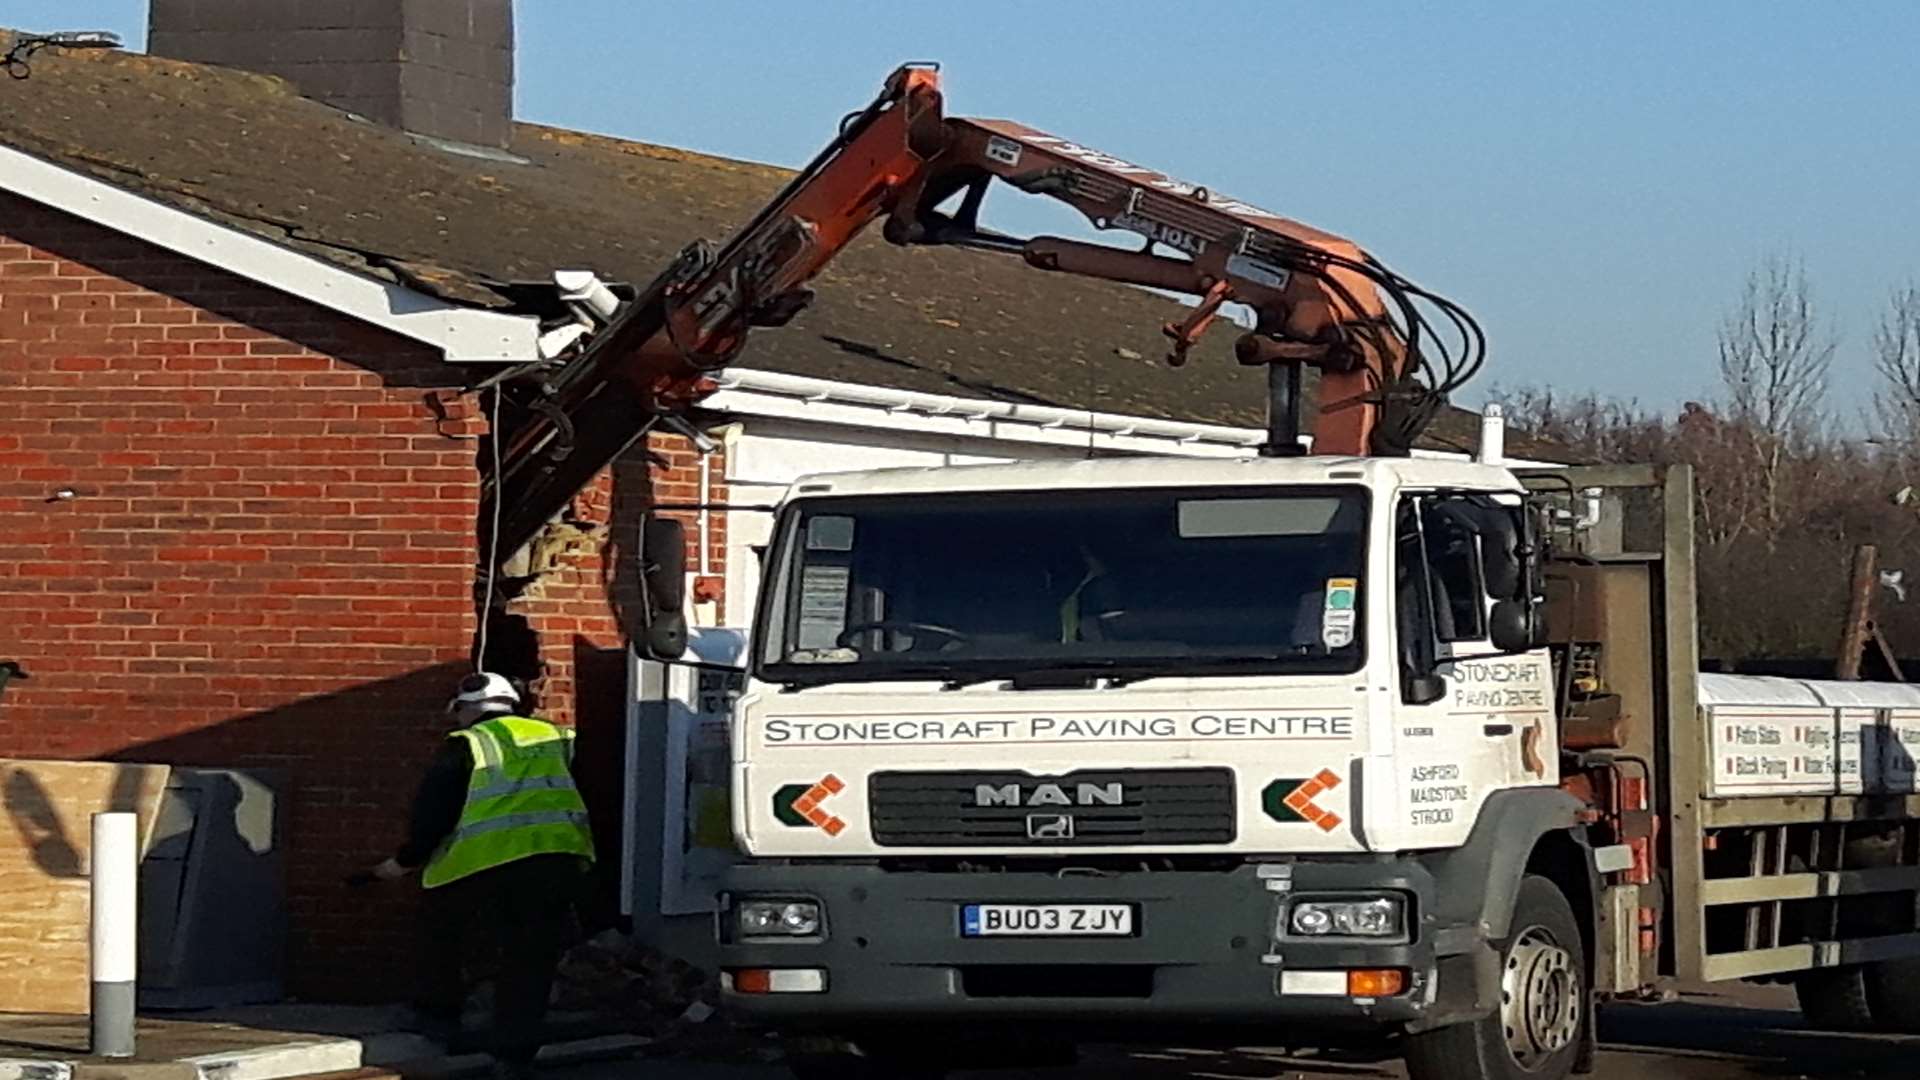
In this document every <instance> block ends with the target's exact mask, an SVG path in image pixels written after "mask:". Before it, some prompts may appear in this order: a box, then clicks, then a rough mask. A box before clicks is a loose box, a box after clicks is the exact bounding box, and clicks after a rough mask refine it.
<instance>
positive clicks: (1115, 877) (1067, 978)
mask: <svg viewBox="0 0 1920 1080" xmlns="http://www.w3.org/2000/svg"><path fill="white" fill-rule="evenodd" d="M1262 869H1263V868H1261V867H1258V866H1253V865H1248V866H1241V867H1238V868H1235V869H1233V870H1230V871H1223V872H1205V871H1165V872H1146V871H1140V872H1131V873H1120V874H1101V875H1097V876H1096V875H1072V876H1065V877H1062V876H1056V875H1053V874H1049V873H1021V872H1007V873H934V872H900V871H888V870H882V869H880V868H878V867H874V866H860V865H836V864H826V865H804V864H792V865H780V864H753V865H747V866H742V867H738V868H736V869H735V870H733V871H732V872H731V874H730V877H729V880H728V884H727V889H726V892H727V896H728V898H729V899H730V900H739V899H764V898H781V899H810V900H815V901H818V902H819V903H820V904H822V905H823V908H824V912H825V922H826V925H825V928H824V929H825V932H824V934H823V935H822V936H821V937H819V938H818V939H812V940H806V941H754V942H739V941H736V940H733V935H732V934H731V933H730V932H729V931H730V927H729V926H728V925H727V924H728V922H729V920H730V918H731V916H730V912H729V910H728V909H727V908H726V907H724V906H723V910H722V911H721V913H720V917H719V918H720V927H719V931H720V939H721V944H720V964H721V967H722V970H723V971H724V972H726V973H728V975H729V976H731V974H732V973H735V972H740V971H747V970H776V969H777V970H794V969H810V970H816V971H823V972H825V980H824V981H825V989H824V991H821V992H808V993H766V994H761V993H752V994H749V993H739V992H736V991H734V990H732V989H729V990H728V992H727V994H726V1000H727V1003H728V1005H729V1007H730V1008H731V1009H732V1010H733V1011H734V1012H735V1014H736V1015H738V1016H740V1017H741V1018H743V1019H746V1020H749V1021H753V1022H759V1023H764V1024H767V1025H769V1026H773V1027H778V1028H781V1029H783V1030H787V1031H848V1030H858V1029H861V1028H867V1027H871V1026H872V1025H876V1024H883V1023H893V1022H898V1021H912V1022H919V1023H938V1024H941V1025H960V1026H967V1025H972V1024H976V1023H990V1024H993V1025H995V1026H996V1027H998V1026H1001V1025H1017V1024H1026V1023H1030V1024H1034V1025H1039V1026H1042V1027H1044V1028H1046V1029H1048V1030H1049V1031H1054V1032H1061V1033H1066V1032H1071V1033H1076V1034H1083V1035H1084V1036H1085V1037H1087V1038H1096V1037H1107V1036H1111V1035H1113V1034H1115V1033H1120V1034H1129V1035H1130V1034H1140V1033H1142V1032H1143V1031H1144V1030H1145V1028H1146V1027H1147V1026H1149V1025H1151V1026H1154V1027H1159V1026H1167V1027H1176V1028H1177V1027H1184V1026H1190V1025H1192V1024H1194V1023H1196V1022H1204V1023H1206V1024H1208V1025H1211V1026H1219V1027H1222V1028H1224V1027H1229V1026H1234V1025H1244V1026H1248V1027H1257V1028H1260V1029H1262V1030H1263V1031H1264V1032H1265V1033H1266V1034H1267V1036H1268V1037H1269V1038H1270V1039H1271V1038H1273V1037H1274V1036H1275V1035H1276V1034H1277V1032H1276V1029H1277V1028H1278V1029H1285V1028H1288V1027H1297V1028H1299V1029H1301V1031H1302V1033H1303V1034H1310V1035H1312V1036H1314V1037H1315V1038H1319V1037H1321V1036H1325V1035H1327V1034H1328V1033H1330V1032H1338V1031H1351V1032H1356V1033H1371V1034H1377V1033H1379V1032H1380V1031H1381V1030H1382V1029H1389V1030H1404V1029H1407V1028H1409V1027H1413V1028H1419V1027H1425V1026H1429V1025H1430V1024H1431V1023H1432V1022H1433V1017H1434V1015H1435V1013H1436V1008H1438V1009H1440V1010H1442V1011H1447V1012H1453V1011H1455V1008H1457V1006H1456V1007H1454V1008H1449V1007H1448V1006H1446V1005H1445V1003H1444V999H1442V998H1439V997H1438V996H1437V995H1438V992H1439V989H1440V988H1439V986H1438V983H1439V982H1440V979H1439V978H1438V977H1437V976H1436V957H1435V948H1434V941H1435V940H1436V938H1441V939H1445V938H1449V937H1451V938H1459V937H1460V936H1461V935H1460V934H1458V933H1457V932H1456V933H1453V934H1442V933H1439V932H1438V931H1439V929H1440V928H1436V927H1434V926H1432V925H1431V923H1430V922H1423V919H1424V918H1425V916H1424V915H1423V913H1425V912H1429V911H1431V910H1433V907H1434V904H1433V902H1432V901H1433V888H1434V886H1433V879H1432V877H1431V875H1429V874H1428V872H1427V870H1426V869H1425V867H1423V866H1422V865H1421V864H1420V863H1418V862H1416V861H1413V860H1366V861H1360V860H1353V861H1347V860H1340V861H1335V860H1326V861H1317V862H1315V861H1302V862H1295V863H1292V864H1289V870H1288V876H1287V877H1285V878H1279V877H1276V876H1274V875H1275V874H1276V873H1277V870H1276V868H1273V867H1267V868H1265V870H1266V873H1265V875H1263V874H1262ZM1383 892H1391V893H1400V894H1403V895H1404V896H1405V897H1406V898H1407V903H1408V908H1407V915H1408V924H1409V925H1408V933H1407V934H1406V935H1405V936H1404V937H1403V938H1401V939H1398V940H1394V941H1389V942H1375V941H1360V940H1353V939H1346V940H1340V941H1333V940H1325V939H1319V940H1316V939H1301V938H1296V937H1286V938H1279V937H1276V926H1277V921H1278V919H1279V915H1280V912H1281V910H1282V907H1283V906H1284V905H1285V903H1286V902H1287V901H1288V900H1289V899H1290V898H1306V897H1318V896H1325V897H1341V896H1352V895H1355V894H1374V893H1383ZM977 903H1007V904H1060V903H1090V904H1120V903H1129V904H1133V905H1136V911H1137V914H1136V921H1135V933H1134V935H1133V936H1131V937H1124V938H1118V937H1114V938H1093V937H1074V938H1057V937H1055V938H1033V937H1028V938H1005V937H993V938H978V937H975V938H969V937H964V936H963V935H962V933H961V928H960V924H961V914H960V912H961V909H962V907H963V906H965V905H967V904H977ZM1458 959H1459V960H1461V961H1463V962H1465V963H1464V966H1458V967H1457V968H1456V966H1455V965H1448V966H1446V967H1443V968H1441V969H1440V970H1441V971H1442V972H1444V973H1445V974H1447V975H1448V976H1450V977H1451V981H1452V982H1453V983H1454V984H1455V985H1454V986H1453V988H1452V989H1453V990H1454V993H1453V994H1450V995H1448V996H1449V997H1460V996H1463V995H1464V997H1465V998H1466V999H1467V1000H1468V1001H1471V999H1472V998H1473V996H1474V995H1473V990H1472V985H1471V984H1472V983H1473V981H1474V978H1473V972H1472V964H1471V962H1470V960H1469V959H1468V958H1467V957H1465V956H1462V957H1459V958H1458ZM1352 969H1374V970H1379V969H1395V970H1399V971H1402V972H1404V973H1405V978H1406V988H1405V990H1403V991H1402V992H1401V993H1400V994H1398V995H1395V996H1392V997H1380V998H1354V997H1349V996H1347V995H1346V994H1345V993H1344V992H1334V993H1328V992H1325V991H1326V988H1327V986H1328V985H1329V983H1330V982H1331V973H1335V972H1339V973H1343V974H1344V973H1345V972H1346V971H1349V970H1352ZM1456 970H1457V974H1456ZM1288 972H1296V973H1304V972H1315V973H1321V974H1320V975H1319V976H1318V977H1317V978H1306V979H1302V978H1298V977H1296V978H1294V979H1290V980H1289V979H1285V978H1284V977H1283V976H1284V975H1285V973H1288ZM1463 984H1464V985H1463ZM1308 985H1311V986H1313V987H1314V988H1315V989H1316V990H1317V991H1319V992H1304V991H1303V988H1304V987H1306V986H1308ZM1342 985H1343V986H1344V983H1343V984H1342ZM729 986H731V979H730V978H729ZM1451 1019H1452V1018H1451V1017H1450V1018H1449V1020H1451ZM1423 1021H1425V1022H1423ZM1324 1041H1325V1040H1322V1041H1321V1042H1320V1043H1315V1042H1314V1040H1313V1039H1307V1040H1303V1041H1301V1042H1298V1043H1296V1045H1309V1044H1315V1045H1319V1044H1324Z"/></svg>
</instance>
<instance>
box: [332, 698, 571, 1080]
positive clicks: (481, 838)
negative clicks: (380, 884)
mask: <svg viewBox="0 0 1920 1080" xmlns="http://www.w3.org/2000/svg"><path fill="white" fill-rule="evenodd" d="M520 709H521V696H520V694H519V693H518V691H516V690H515V688H514V686H513V684H512V683H510V682H509V681H507V680H506V679H505V678H503V677H501V676H499V675H495V674H491V673H487V672H480V673H477V674H474V675H471V676H468V677H467V678H466V679H465V680H464V681H462V682H461V684H460V687H459V690H458V692H457V693H455V694H454V696H453V699H452V700H451V701H449V702H448V703H447V711H448V713H449V714H451V716H452V718H453V721H454V723H455V724H456V725H457V726H456V728H455V729H454V731H453V732H452V733H451V734H450V735H449V736H448V737H447V740H446V743H445V744H444V745H443V746H442V747H441V748H440V752H439V753H438V754H437V755H436V756H435V757H434V760H433V763H432V764H431V765H429V766H428V768H427V772H426V775H425V776H424V777H423V778H422V780H421V783H420V788H419V791H418V793H417V794H416V795H415V797H414V801H413V812H412V819H411V823H410V828H409V830H408V836H407V840H406V842H405V843H404V844H402V845H401V846H400V848H399V850H398V851H397V852H396V853H395V854H394V855H393V856H392V857H391V858H389V859H387V860H386V861H384V862H382V863H380V864H379V865H378V866H376V867H374V868H373V869H372V870H371V871H369V872H368V875H367V876H370V877H372V878H374V879H377V880H381V881H393V880H397V879H399V878H402V877H405V876H407V875H409V874H411V873H413V872H414V871H416V870H418V871H420V872H421V879H420V883H421V885H422V887H423V888H424V889H425V892H426V897H425V903H424V904H423V905H422V908H423V915H424V916H425V927H424V931H423V935H422V936H423V938H424V941H423V944H424V946H425V947H424V948H423V950H422V956H421V960H422V965H421V982H420V986H419V988H418V989H419V993H418V996H417V997H416V999H415V1004H414V1012H415V1019H416V1028H417V1029H418V1030H419V1031H420V1032H421V1033H422V1034H426V1035H429V1036H431V1037H434V1038H436V1039H437V1040H439V1041H442V1042H447V1043H450V1042H452V1040H453V1038H454V1037H455V1036H456V1035H457V1034H458V1033H459V1030H460V1015H461V1010H462V1005H463V1004H464V1002H465V1000H466V984H465V981H464V979H463V960H464V959H465V958H466V956H467V955H468V953H467V950H466V948H465V946H466V944H467V943H468V938H469V933H470V931H471V930H473V929H474V928H476V927H477V926H482V925H483V926H485V927H486V928H487V930H488V931H490V932H491V934H492V935H493V936H494V937H495V938H496V940H497V942H498V945H499V949H500V975H499V978H498V981H497V982H496V984H495V987H494V990H495V993H494V1006H493V1013H494V1017H493V1019H494V1023H493V1033H494V1045H493V1050H494V1056H495V1058H496V1059H497V1060H498V1061H499V1063H500V1065H501V1071H502V1073H504V1074H505V1075H508V1076H524V1075H527V1074H528V1073H529V1072H530V1070H531V1066H532V1063H533V1059H534V1055H535V1054H536V1053H537V1052H538V1051H539V1048H540V1043H541V1026H542V1024H543V1023H544V1022H545V1019H546V1009H547V999H548V997H549V995H550V994H551V993H552V989H553V978H554V970H555V968H556V967H557V966H558V964H559V959H560V952H561V949H562V946H563V944H564V936H565V933H566V928H567V926H568V920H569V917H570V915H571V913H572V901H573V900H574V898H576V897H577V896H578V894H579V890H580V888H581V887H582V885H583V884H584V882H585V879H586V870H587V867H588V865H589V864H590V863H591V862H592V860H593V837H592V833H591V831H590V829H589V826H588V822H587V807H586V803H585V801H584V800H583V799H582V798H581V796H580V791H579V789H578V788H577V787H576V786H575V785H574V780H573V775H572V763H573V739H572V732H570V731H567V730H565V729H562V728H558V727H555V726H554V725H552V724H550V723H548V722H546V721H544V720H535V719H530V718H527V717H524V716H520V715H518V713H519V712H520Z"/></svg>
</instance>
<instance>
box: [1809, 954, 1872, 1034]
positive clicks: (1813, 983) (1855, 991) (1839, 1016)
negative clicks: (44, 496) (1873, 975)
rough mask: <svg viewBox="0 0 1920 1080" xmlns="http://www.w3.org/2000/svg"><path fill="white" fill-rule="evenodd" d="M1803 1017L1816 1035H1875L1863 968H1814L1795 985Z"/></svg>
mask: <svg viewBox="0 0 1920 1080" xmlns="http://www.w3.org/2000/svg"><path fill="white" fill-rule="evenodd" d="M1793 994H1794V997H1796V998H1798V999H1799V1000H1800V1015H1801V1017H1802V1018H1804V1019H1805V1020H1806V1022H1807V1026H1808V1027H1810V1028H1813V1029H1814V1030H1816V1031H1872V1030H1873V1028H1874V1020H1875V1016H1874V1012H1873V1008H1872V1003H1871V1001H1870V1000H1869V998H1868V994H1867V972H1866V969H1865V968H1860V967H1839V968H1815V969H1814V970H1812V971H1805V972H1801V974H1800V977H1799V978H1797V979H1795V980H1794V981H1793Z"/></svg>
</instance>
